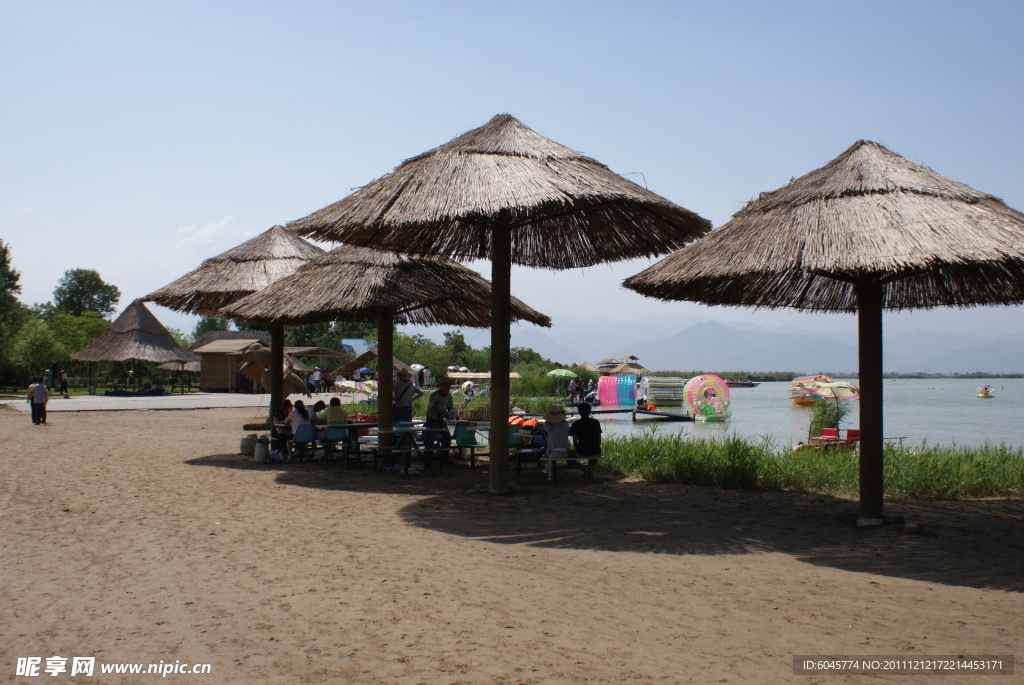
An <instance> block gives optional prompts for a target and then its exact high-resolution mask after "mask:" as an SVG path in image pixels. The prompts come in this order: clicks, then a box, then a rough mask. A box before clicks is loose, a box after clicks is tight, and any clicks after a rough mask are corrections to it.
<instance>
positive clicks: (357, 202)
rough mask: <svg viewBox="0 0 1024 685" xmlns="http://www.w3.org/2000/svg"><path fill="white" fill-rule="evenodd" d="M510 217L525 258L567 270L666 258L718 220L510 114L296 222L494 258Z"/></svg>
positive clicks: (412, 247)
mask: <svg viewBox="0 0 1024 685" xmlns="http://www.w3.org/2000/svg"><path fill="white" fill-rule="evenodd" d="M500 215H504V216H507V217H508V219H509V227H508V230H509V234H510V240H511V245H512V261H513V263H516V264H523V265H526V266H537V267H548V268H555V269H567V268H575V267H583V266H590V265H593V264H599V263H602V262H609V261H618V260H622V259H628V258H632V257H650V256H657V255H660V254H664V253H666V252H669V251H671V250H674V249H676V248H678V247H682V246H683V245H684V244H685V243H687V242H689V241H691V240H693V239H694V238H697V237H699V236H701V235H703V234H704V233H706V232H707V231H708V230H709V229H710V228H711V225H710V223H708V221H706V220H705V219H702V218H701V217H699V216H697V215H696V214H694V213H693V212H691V211H689V210H687V209H684V208H682V207H680V206H678V205H675V204H673V203H671V202H669V201H668V200H666V199H665V198H663V197H661V196H659V195H656V194H654V193H652V192H650V191H649V190H647V189H646V188H643V187H641V186H638V185H636V184H635V183H633V182H632V181H629V180H627V179H625V178H623V177H621V176H619V175H617V174H615V173H613V172H612V171H611V170H609V169H608V167H606V166H604V165H603V164H601V163H600V162H598V161H596V160H594V159H591V158H590V157H585V156H584V155H582V154H580V153H578V152H575V151H573V150H571V149H569V148H567V147H565V146H563V145H559V144H558V143H556V142H554V141H552V140H549V139H548V138H545V137H544V136H541V135H539V134H537V133H535V132H534V131H532V130H531V129H529V128H528V127H527V126H525V125H524V124H523V123H521V122H520V121H519V120H517V119H515V118H514V117H512V116H510V115H508V114H499V115H498V116H495V117H494V118H493V119H491V120H490V121H489V122H487V124H485V125H484V126H481V127H480V128H477V129H473V130H472V131H469V132H467V133H464V134H462V135H461V136H459V137H457V138H455V139H453V140H451V141H450V142H448V143H445V144H444V145H441V146H440V147H437V148H434V149H433V150H430V151H429V152H425V153H423V154H421V155H418V156H416V157H413V158H412V159H408V160H406V161H405V162H403V163H402V164H401V165H400V166H398V167H397V168H396V169H395V170H394V171H393V172H392V173H390V174H388V175H386V176H383V177H381V178H379V179H377V180H375V181H371V182H370V183H368V184H367V185H365V186H363V187H362V188H360V189H359V190H357V191H355V192H354V193H352V194H351V195H349V196H348V197H346V198H344V199H343V200H340V201H339V202H336V203H334V204H332V205H329V206H328V207H325V208H323V209H321V210H319V211H317V212H314V213H313V214H310V215H309V216H307V217H305V218H303V219H299V220H298V221H293V222H291V223H289V224H288V228H289V229H290V230H294V231H296V232H298V233H300V234H302V235H306V236H312V237H315V238H319V239H323V240H329V241H336V242H341V241H344V242H347V243H352V244H357V245H371V246H374V247H380V248H383V249H394V250H402V251H405V252H410V253H415V254H433V255H448V256H453V257H463V258H472V259H490V258H491V238H490V235H489V233H490V227H491V224H492V222H493V221H494V220H495V219H496V218H498V217H499V216H500ZM423 229H427V230H423Z"/></svg>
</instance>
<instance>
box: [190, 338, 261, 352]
mask: <svg viewBox="0 0 1024 685" xmlns="http://www.w3.org/2000/svg"><path fill="white" fill-rule="evenodd" d="M257 342H262V341H260V340H258V339H256V338H229V339H226V340H211V341H210V342H208V343H206V344H205V345H203V346H202V347H197V348H195V349H194V350H193V352H195V353H196V354H240V353H241V352H242V350H244V349H245V348H247V347H248V346H249V345H252V344H253V343H257Z"/></svg>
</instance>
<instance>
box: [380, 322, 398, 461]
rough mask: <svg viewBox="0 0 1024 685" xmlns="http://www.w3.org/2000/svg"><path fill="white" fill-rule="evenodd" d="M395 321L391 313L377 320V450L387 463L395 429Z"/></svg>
mask: <svg viewBox="0 0 1024 685" xmlns="http://www.w3.org/2000/svg"><path fill="white" fill-rule="evenodd" d="M394 376H395V322H394V320H393V319H392V317H391V315H386V316H381V317H380V318H379V319H378V320H377V423H378V430H377V433H378V436H379V437H378V440H379V442H378V443H377V452H378V454H379V455H380V456H381V457H383V458H384V459H385V461H384V463H385V464H387V463H389V462H388V459H390V457H391V446H392V440H391V438H392V435H391V431H392V430H393V429H394V419H395V417H394V413H393V412H392V406H393V404H394V397H395V391H394Z"/></svg>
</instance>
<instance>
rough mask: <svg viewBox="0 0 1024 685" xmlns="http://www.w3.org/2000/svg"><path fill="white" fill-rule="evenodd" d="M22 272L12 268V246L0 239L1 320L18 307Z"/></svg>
mask: <svg viewBox="0 0 1024 685" xmlns="http://www.w3.org/2000/svg"><path fill="white" fill-rule="evenodd" d="M19 280H21V272H19V271H15V270H14V269H13V268H11V248H10V246H9V245H7V244H6V243H5V242H4V241H3V240H0V322H3V321H5V320H7V318H8V316H9V315H10V312H13V311H14V310H15V309H17V307H18V305H19V304H20V303H19V302H18V298H17V294H18V293H20V292H21V284H20V283H19V282H18V281H19Z"/></svg>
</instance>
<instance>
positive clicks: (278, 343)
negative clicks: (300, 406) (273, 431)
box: [267, 326, 284, 428]
mask: <svg viewBox="0 0 1024 685" xmlns="http://www.w3.org/2000/svg"><path fill="white" fill-rule="evenodd" d="M268 370H269V371H270V408H269V411H268V412H267V423H268V424H269V425H270V427H271V428H273V427H274V413H275V412H277V411H278V410H279V409H280V408H281V403H282V402H284V326H271V327H270V369H268Z"/></svg>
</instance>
